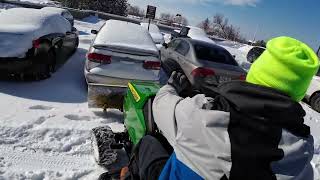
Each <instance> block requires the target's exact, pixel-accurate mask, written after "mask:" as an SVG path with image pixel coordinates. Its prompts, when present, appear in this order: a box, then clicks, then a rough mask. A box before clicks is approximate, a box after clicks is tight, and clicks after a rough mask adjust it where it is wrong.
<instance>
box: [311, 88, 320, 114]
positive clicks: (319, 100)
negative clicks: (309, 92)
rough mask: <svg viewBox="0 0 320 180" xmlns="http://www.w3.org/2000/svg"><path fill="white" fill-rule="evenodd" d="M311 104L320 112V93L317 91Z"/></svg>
mask: <svg viewBox="0 0 320 180" xmlns="http://www.w3.org/2000/svg"><path fill="white" fill-rule="evenodd" d="M310 105H311V107H312V109H314V110H315V111H317V112H320V93H319V92H318V93H316V94H314V95H313V96H312V97H311V100H310Z"/></svg>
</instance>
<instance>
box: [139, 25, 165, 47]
mask: <svg viewBox="0 0 320 180" xmlns="http://www.w3.org/2000/svg"><path fill="white" fill-rule="evenodd" d="M141 26H142V27H144V28H145V29H148V26H149V23H141ZM149 33H150V35H151V37H152V39H153V42H155V43H156V44H162V43H164V38H163V35H162V34H161V32H160V29H159V28H158V26H157V25H155V24H150V28H149Z"/></svg>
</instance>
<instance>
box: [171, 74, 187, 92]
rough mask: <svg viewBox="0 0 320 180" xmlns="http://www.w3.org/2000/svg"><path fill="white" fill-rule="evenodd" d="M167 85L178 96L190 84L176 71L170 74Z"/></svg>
mask: <svg viewBox="0 0 320 180" xmlns="http://www.w3.org/2000/svg"><path fill="white" fill-rule="evenodd" d="M168 84H169V85H171V86H173V87H174V89H175V90H176V91H177V93H178V94H180V93H181V92H182V91H183V90H185V89H187V88H188V87H190V83H189V80H188V79H187V77H186V76H185V75H184V74H182V73H180V72H176V71H173V72H172V74H171V76H170V78H169V80H168Z"/></svg>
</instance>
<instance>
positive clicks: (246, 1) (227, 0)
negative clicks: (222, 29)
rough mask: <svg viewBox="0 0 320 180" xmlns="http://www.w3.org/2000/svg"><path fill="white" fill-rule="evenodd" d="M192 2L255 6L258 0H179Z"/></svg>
mask: <svg viewBox="0 0 320 180" xmlns="http://www.w3.org/2000/svg"><path fill="white" fill-rule="evenodd" d="M180 1H184V2H187V3H193V4H208V3H223V4H226V5H234V6H254V7H255V6H256V5H257V3H259V1H260V0H180Z"/></svg>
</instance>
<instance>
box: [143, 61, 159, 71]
mask: <svg viewBox="0 0 320 180" xmlns="http://www.w3.org/2000/svg"><path fill="white" fill-rule="evenodd" d="M160 67H161V63H160V62H159V61H145V62H144V63H143V68H145V69H153V70H160Z"/></svg>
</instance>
